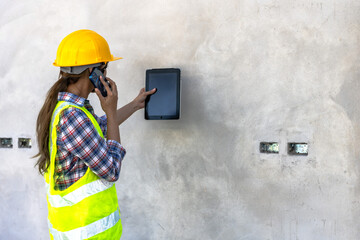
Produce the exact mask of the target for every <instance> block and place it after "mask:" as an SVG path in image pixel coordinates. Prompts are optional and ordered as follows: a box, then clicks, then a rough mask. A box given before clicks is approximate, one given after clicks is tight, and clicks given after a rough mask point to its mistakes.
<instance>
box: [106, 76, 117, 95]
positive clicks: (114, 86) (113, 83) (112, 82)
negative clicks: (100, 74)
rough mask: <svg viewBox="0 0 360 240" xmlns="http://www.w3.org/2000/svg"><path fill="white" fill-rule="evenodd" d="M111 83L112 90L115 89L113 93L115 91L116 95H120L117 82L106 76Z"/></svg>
mask: <svg viewBox="0 0 360 240" xmlns="http://www.w3.org/2000/svg"><path fill="white" fill-rule="evenodd" d="M106 79H107V80H108V81H109V83H110V86H111V90H112V91H113V93H115V94H116V95H118V91H117V86H116V83H115V82H114V81H113V80H112V79H111V78H108V77H107V78H106Z"/></svg>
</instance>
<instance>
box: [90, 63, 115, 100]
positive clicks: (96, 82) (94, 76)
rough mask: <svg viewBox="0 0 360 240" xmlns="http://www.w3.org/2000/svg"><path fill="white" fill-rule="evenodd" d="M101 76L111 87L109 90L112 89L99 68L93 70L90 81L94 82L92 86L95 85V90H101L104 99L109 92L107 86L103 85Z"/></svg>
mask: <svg viewBox="0 0 360 240" xmlns="http://www.w3.org/2000/svg"><path fill="white" fill-rule="evenodd" d="M100 76H101V77H102V78H103V79H104V81H105V82H106V83H107V85H108V86H109V88H110V89H111V86H110V83H109V81H108V80H107V79H106V77H105V76H104V74H103V73H102V72H101V71H100V70H99V68H97V67H95V68H94V69H93V71H92V72H91V74H90V76H89V79H90V81H91V82H92V84H93V85H94V87H95V88H97V89H99V91H100V92H101V95H103V97H106V96H107V92H106V88H105V86H104V85H103V84H102V83H101V81H100Z"/></svg>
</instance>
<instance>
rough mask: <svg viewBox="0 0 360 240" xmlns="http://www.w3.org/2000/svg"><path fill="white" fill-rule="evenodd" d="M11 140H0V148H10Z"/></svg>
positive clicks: (11, 145)
mask: <svg viewBox="0 0 360 240" xmlns="http://www.w3.org/2000/svg"><path fill="white" fill-rule="evenodd" d="M12 147H13V144H12V138H0V148H12Z"/></svg>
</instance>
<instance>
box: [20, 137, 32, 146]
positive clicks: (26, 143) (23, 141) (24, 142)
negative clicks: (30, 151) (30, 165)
mask: <svg viewBox="0 0 360 240" xmlns="http://www.w3.org/2000/svg"><path fill="white" fill-rule="evenodd" d="M18 148H31V138H19V140H18Z"/></svg>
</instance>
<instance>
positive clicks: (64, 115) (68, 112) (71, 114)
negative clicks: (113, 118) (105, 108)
mask: <svg viewBox="0 0 360 240" xmlns="http://www.w3.org/2000/svg"><path fill="white" fill-rule="evenodd" d="M84 121H85V122H88V121H90V119H89V118H88V116H87V115H86V113H85V112H84V111H83V110H81V109H79V108H77V107H75V106H70V107H68V108H66V109H64V110H62V111H61V112H60V115H59V123H60V124H61V125H62V124H65V123H71V124H73V125H76V124H81V123H82V122H84Z"/></svg>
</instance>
